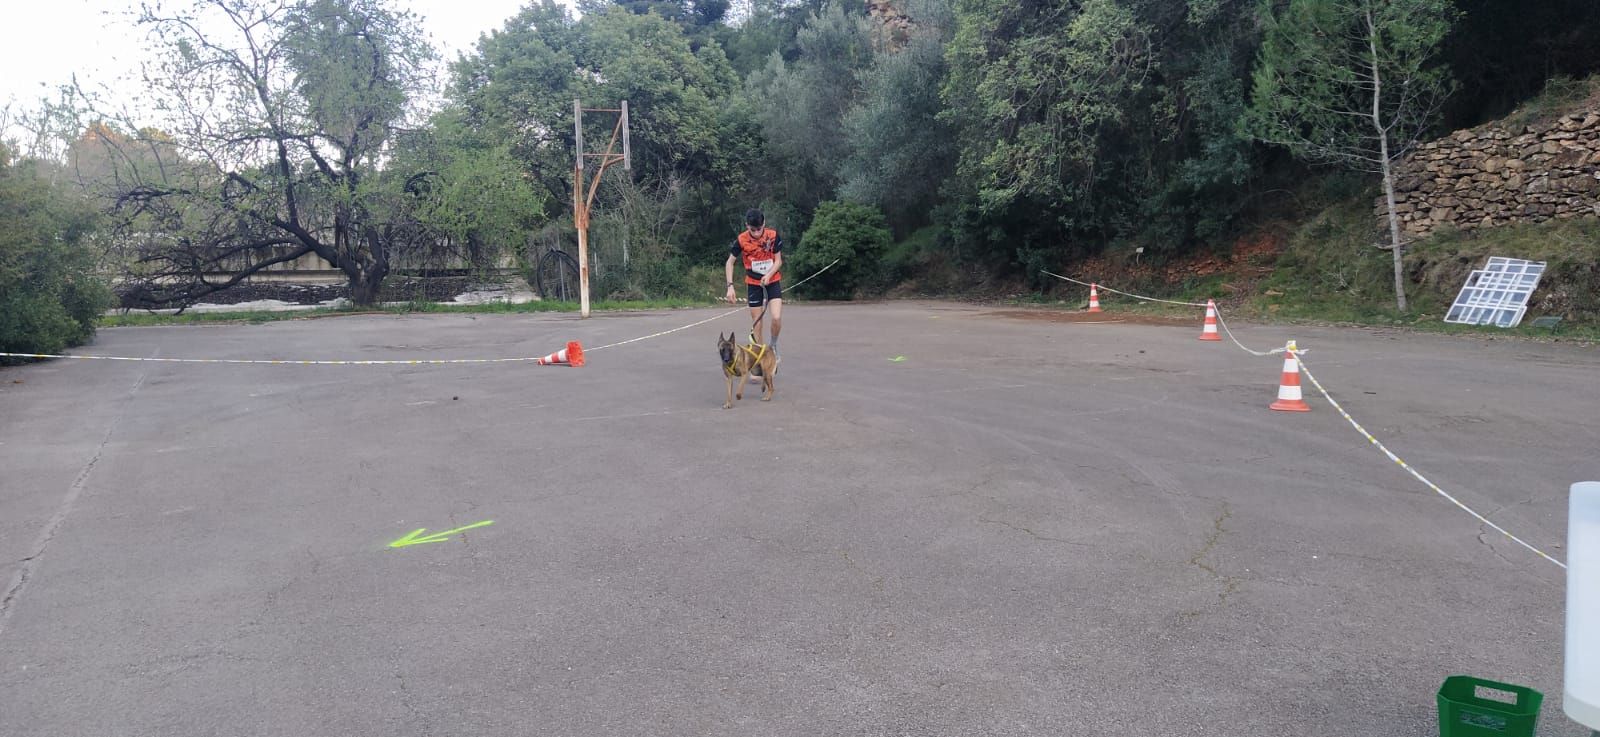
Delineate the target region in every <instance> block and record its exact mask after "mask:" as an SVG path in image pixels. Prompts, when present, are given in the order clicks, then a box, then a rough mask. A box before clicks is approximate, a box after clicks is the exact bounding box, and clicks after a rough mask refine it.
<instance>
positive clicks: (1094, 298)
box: [1089, 284, 1101, 312]
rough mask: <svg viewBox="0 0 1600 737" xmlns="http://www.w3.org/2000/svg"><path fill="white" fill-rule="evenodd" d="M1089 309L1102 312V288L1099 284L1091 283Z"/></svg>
mask: <svg viewBox="0 0 1600 737" xmlns="http://www.w3.org/2000/svg"><path fill="white" fill-rule="evenodd" d="M1089 311H1090V312H1100V311H1101V310H1100V289H1099V288H1098V286H1097V285H1094V284H1090V285H1089Z"/></svg>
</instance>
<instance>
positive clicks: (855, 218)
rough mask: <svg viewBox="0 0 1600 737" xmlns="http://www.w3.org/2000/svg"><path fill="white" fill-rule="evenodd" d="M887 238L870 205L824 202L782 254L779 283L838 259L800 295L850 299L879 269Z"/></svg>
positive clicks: (878, 218)
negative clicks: (791, 248) (791, 251)
mask: <svg viewBox="0 0 1600 737" xmlns="http://www.w3.org/2000/svg"><path fill="white" fill-rule="evenodd" d="M892 240H893V237H892V236H891V235H890V234H889V229H888V228H886V227H884V221H883V213H882V212H879V211H878V210H877V209H876V208H872V207H866V206H864V205H857V204H852V203H849V202H824V203H822V204H821V205H820V206H818V207H817V212H816V215H815V216H814V217H813V218H812V220H811V227H810V228H809V229H807V230H806V233H805V236H804V237H802V238H801V239H800V246H799V247H798V248H797V249H796V250H795V253H794V254H793V255H792V256H786V257H785V258H784V262H785V266H784V270H785V271H787V272H788V274H787V275H786V276H785V281H788V282H790V283H794V282H797V281H799V280H800V279H804V278H806V277H808V276H811V275H812V274H814V273H816V272H817V270H819V269H822V268H823V267H825V266H827V265H828V264H830V263H832V262H833V261H834V259H838V260H839V263H838V265H836V266H834V267H833V268H832V269H829V270H828V271H827V272H826V273H824V274H822V275H821V276H819V277H817V278H816V279H815V280H814V281H812V282H810V283H808V284H807V285H806V287H805V290H806V291H805V295H806V296H808V297H823V298H837V299H850V298H851V297H853V296H854V295H855V292H856V290H857V289H860V288H862V287H864V286H867V285H869V284H870V283H871V282H873V281H875V280H876V279H878V277H879V275H880V274H881V273H882V262H883V256H884V252H885V251H887V250H888V248H889V244H890V242H891V241H892Z"/></svg>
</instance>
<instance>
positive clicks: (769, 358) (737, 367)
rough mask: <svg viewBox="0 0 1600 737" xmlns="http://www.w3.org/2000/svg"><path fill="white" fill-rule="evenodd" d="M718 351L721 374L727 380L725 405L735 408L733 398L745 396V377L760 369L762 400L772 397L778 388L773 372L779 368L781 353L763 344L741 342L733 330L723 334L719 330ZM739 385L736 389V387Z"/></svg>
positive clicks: (765, 400) (766, 400) (767, 400)
mask: <svg viewBox="0 0 1600 737" xmlns="http://www.w3.org/2000/svg"><path fill="white" fill-rule="evenodd" d="M717 355H719V356H721V357H722V378H723V379H725V380H727V382H728V398H727V399H726V400H724V401H723V403H722V408H723V409H732V408H733V400H735V399H744V377H746V376H749V375H751V373H752V369H758V370H759V373H758V375H759V376H760V377H761V401H763V402H770V401H772V395H773V394H776V393H777V391H778V389H777V386H776V385H775V384H773V381H772V374H773V373H774V372H776V371H777V370H778V355H777V354H776V353H773V352H772V351H771V350H768V349H767V347H766V346H764V345H748V346H745V345H739V341H738V340H737V338H736V336H735V335H734V334H733V333H728V335H727V337H723V335H722V333H717ZM736 389H737V391H736Z"/></svg>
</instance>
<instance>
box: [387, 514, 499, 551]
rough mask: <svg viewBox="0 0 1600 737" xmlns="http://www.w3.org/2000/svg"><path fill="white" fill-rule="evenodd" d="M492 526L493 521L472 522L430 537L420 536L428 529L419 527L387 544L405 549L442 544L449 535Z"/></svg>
mask: <svg viewBox="0 0 1600 737" xmlns="http://www.w3.org/2000/svg"><path fill="white" fill-rule="evenodd" d="M492 524H494V520H492V519H486V520H484V521H482V522H474V523H472V524H470V525H467V526H466V527H457V528H455V529H454V530H445V531H444V532H435V533H433V534H432V535H422V533H424V532H426V531H427V530H428V528H426V527H419V528H417V529H415V530H412V531H411V533H410V534H408V535H406V536H405V537H402V538H400V539H399V540H396V541H394V542H392V543H389V547H391V548H403V547H406V546H407V545H424V544H426V543H442V542H444V541H445V540H448V539H449V538H450V536H451V535H454V534H456V533H458V532H466V531H467V530H470V529H472V528H474V527H483V526H484V525H492ZM418 535H422V537H417V536H418Z"/></svg>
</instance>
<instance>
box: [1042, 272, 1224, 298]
mask: <svg viewBox="0 0 1600 737" xmlns="http://www.w3.org/2000/svg"><path fill="white" fill-rule="evenodd" d="M1039 271H1040V272H1042V273H1045V274H1049V275H1050V276H1053V277H1055V278H1057V279H1061V280H1064V281H1069V282H1072V283H1073V284H1082V285H1083V286H1086V287H1094V288H1096V289H1101V290H1104V291H1107V292H1111V293H1112V294H1120V295H1122V296H1124V297H1132V298H1134V299H1142V300H1144V301H1146V302H1162V303H1165V304H1169V305H1183V306H1184V307H1205V306H1206V303H1204V302H1178V301H1176V300H1170V299H1159V298H1157V297H1146V296H1144V295H1142V294H1134V293H1133V292H1124V291H1122V290H1120V289H1112V288H1111V287H1108V286H1106V285H1104V284H1100V283H1098V282H1096V283H1093V284H1091V283H1089V282H1086V281H1078V280H1077V279H1074V278H1072V277H1070V276H1062V275H1060V274H1057V273H1055V272H1053V271H1045V270H1044V269H1040V270H1039Z"/></svg>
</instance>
